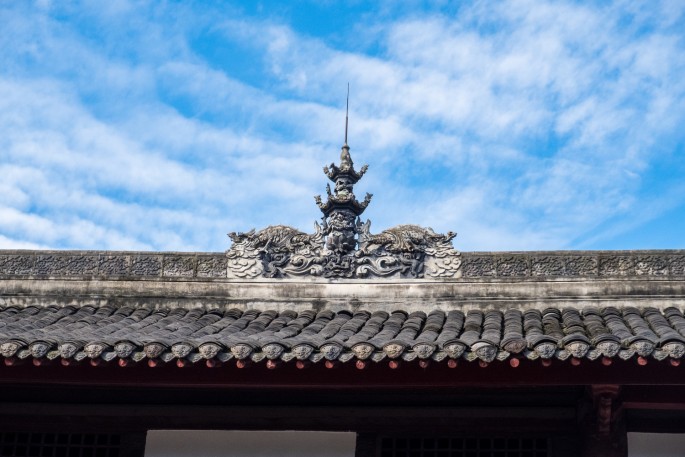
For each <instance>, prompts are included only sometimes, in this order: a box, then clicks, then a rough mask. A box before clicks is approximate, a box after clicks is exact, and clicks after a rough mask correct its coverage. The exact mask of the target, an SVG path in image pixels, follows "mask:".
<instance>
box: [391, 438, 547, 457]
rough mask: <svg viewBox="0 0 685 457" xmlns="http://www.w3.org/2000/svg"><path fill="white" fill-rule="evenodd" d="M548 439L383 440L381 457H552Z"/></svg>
mask: <svg viewBox="0 0 685 457" xmlns="http://www.w3.org/2000/svg"><path fill="white" fill-rule="evenodd" d="M548 449H549V443H548V440H547V439H546V438H490V437H488V438H477V437H472V438H453V437H449V438H448V437H429V438H426V437H422V438H399V437H392V438H383V439H382V440H381V457H548V455H549V452H548Z"/></svg>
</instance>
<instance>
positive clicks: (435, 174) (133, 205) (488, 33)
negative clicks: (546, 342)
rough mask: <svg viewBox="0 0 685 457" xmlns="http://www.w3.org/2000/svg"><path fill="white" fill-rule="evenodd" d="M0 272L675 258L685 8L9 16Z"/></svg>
mask: <svg viewBox="0 0 685 457" xmlns="http://www.w3.org/2000/svg"><path fill="white" fill-rule="evenodd" d="M0 24H3V25H2V27H0V167H1V168H2V176H3V179H2V180H0V248H31V249H33V248H41V249H42V248H54V249H117V250H129V249H131V250H139V249H140V250H177V251H195V250H197V251H223V250H225V249H227V248H228V247H229V245H230V242H229V240H228V238H227V237H226V233H227V232H229V231H246V230H249V229H250V228H253V227H257V228H261V227H265V226H267V225H275V224H288V225H293V226H295V227H297V228H300V229H302V230H305V231H309V232H311V231H312V230H313V223H314V221H315V220H317V219H318V218H319V217H320V213H319V211H318V209H317V207H316V205H315V204H314V200H313V198H312V197H313V195H316V194H322V193H325V185H326V182H327V179H326V177H325V176H324V174H323V172H322V170H321V168H322V166H323V165H324V164H327V163H330V162H331V161H333V160H337V158H338V157H339V150H340V146H341V143H342V140H343V128H344V118H345V91H346V87H347V83H348V82H349V83H350V86H351V95H350V131H349V138H350V145H351V147H352V150H351V153H352V156H353V158H354V160H355V162H356V163H357V164H359V165H361V164H362V163H368V164H369V172H368V173H367V175H366V176H365V177H364V179H363V180H362V181H361V182H360V183H359V184H358V185H357V189H356V193H357V195H363V194H364V193H365V192H367V191H368V192H372V193H373V194H374V200H373V202H372V203H371V205H370V206H369V208H368V209H367V211H366V212H365V214H364V216H366V217H368V218H369V219H371V220H372V223H373V225H372V231H376V232H377V231H380V230H382V229H385V228H388V227H390V226H393V225H397V224H404V223H415V224H420V225H425V226H431V227H433V228H434V229H435V230H436V231H439V232H446V231H448V230H452V231H456V232H458V233H459V235H458V237H457V239H456V240H455V246H456V247H457V248H458V249H461V250H464V251H475V250H534V249H648V248H685V237H683V233H684V232H685V230H684V229H685V180H683V178H682V176H683V175H685V128H684V126H685V77H684V75H685V2H683V1H680V0H674V1H654V0H649V1H643V2H640V1H635V0H631V1H616V2H610V1H607V2H566V1H550V2H546V1H541V0H535V1H532V0H531V1H528V0H512V1H507V2H504V1H502V2H495V1H487V2H486V1H482V2H481V1H472V2H469V1H464V2H420V1H407V2H394V1H380V2H378V3H371V2H366V1H351V2H346V3H337V2H333V1H326V0H321V1H315V0H312V1H301V2H280V1H273V2H268V1H264V2H259V1H255V2H242V3H241V2H218V1H217V2H206V1H202V2H200V1H197V2H188V1H184V2H180V1H179V2H174V1H168V2H161V1H160V2H133V1H124V0H121V1H116V0H111V1H107V2H99V1H87V2H68V1H54V2H52V1H48V0H43V1H35V2H30V1H2V0H0Z"/></svg>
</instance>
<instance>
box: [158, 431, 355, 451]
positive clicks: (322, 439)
mask: <svg viewBox="0 0 685 457" xmlns="http://www.w3.org/2000/svg"><path fill="white" fill-rule="evenodd" d="M355 441H356V435H355V433H337V432H336V433H333V432H243V431H223V430H222V431H219V430H202V431H195V430H180V431H179V430H173V431H172V430H150V431H149V432H147V441H146V444H145V457H190V456H192V457H228V456H230V457H354V446H355Z"/></svg>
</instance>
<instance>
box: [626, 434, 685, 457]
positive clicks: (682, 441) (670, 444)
mask: <svg viewBox="0 0 685 457" xmlns="http://www.w3.org/2000/svg"><path fill="white" fill-rule="evenodd" d="M681 456H685V434H669V433H628V457H681Z"/></svg>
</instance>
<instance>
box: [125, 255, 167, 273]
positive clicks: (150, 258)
mask: <svg viewBox="0 0 685 457" xmlns="http://www.w3.org/2000/svg"><path fill="white" fill-rule="evenodd" d="M161 272H162V258H161V256H158V255H138V256H134V257H133V258H132V259H131V274H132V275H133V276H159V275H160V274H161Z"/></svg>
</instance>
